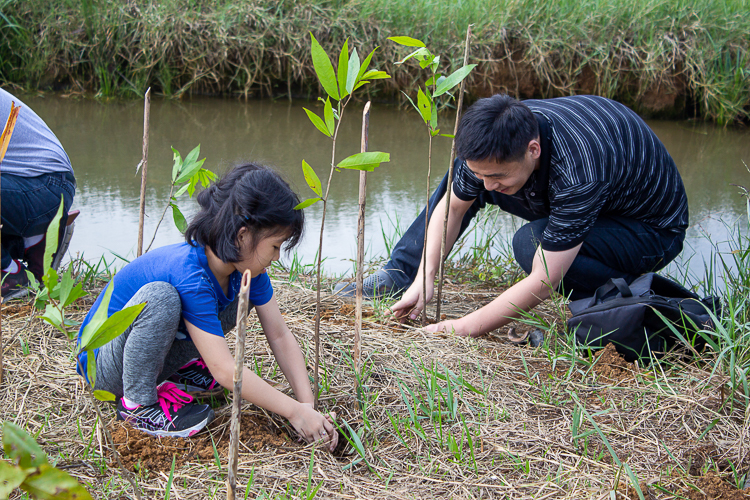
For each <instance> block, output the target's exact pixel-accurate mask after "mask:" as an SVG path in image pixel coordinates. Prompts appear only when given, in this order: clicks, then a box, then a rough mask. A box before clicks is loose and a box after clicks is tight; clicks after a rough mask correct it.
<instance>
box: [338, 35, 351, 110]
mask: <svg viewBox="0 0 750 500" xmlns="http://www.w3.org/2000/svg"><path fill="white" fill-rule="evenodd" d="M348 71H349V39H348V38H347V39H346V40H344V45H343V47H341V53H339V67H338V74H339V92H340V95H341V99H343V98H344V97H346V96H347V95H349V92H347V91H346V76H347V72H348Z"/></svg>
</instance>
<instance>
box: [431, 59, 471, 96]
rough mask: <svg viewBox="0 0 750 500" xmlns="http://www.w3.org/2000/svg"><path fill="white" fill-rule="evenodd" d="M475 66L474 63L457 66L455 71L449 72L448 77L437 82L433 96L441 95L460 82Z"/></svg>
mask: <svg viewBox="0 0 750 500" xmlns="http://www.w3.org/2000/svg"><path fill="white" fill-rule="evenodd" d="M475 67H476V64H467V65H466V66H463V67H461V68H458V69H457V70H456V71H454V72H453V73H451V75H450V76H449V77H447V78H446V79H445V80H443V81H442V82H440V83H438V86H437V89H435V95H433V97H437V96H441V95H443V94H445V93H446V92H448V91H449V90H450V89H452V88H453V87H455V86H456V85H458V84H459V83H461V81H462V80H463V79H464V78H466V77H467V76H468V75H469V73H471V70H472V69H474V68H475Z"/></svg>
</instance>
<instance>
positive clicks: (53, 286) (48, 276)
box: [42, 267, 60, 299]
mask: <svg viewBox="0 0 750 500" xmlns="http://www.w3.org/2000/svg"><path fill="white" fill-rule="evenodd" d="M45 269H46V272H45V273H44V276H42V283H44V286H45V288H46V289H47V290H52V293H50V296H51V297H52V298H53V299H57V298H58V297H59V294H58V293H56V292H57V291H58V290H59V286H58V285H59V281H60V277H59V276H58V274H57V271H55V270H54V269H52V268H51V267H45Z"/></svg>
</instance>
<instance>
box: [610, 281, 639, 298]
mask: <svg viewBox="0 0 750 500" xmlns="http://www.w3.org/2000/svg"><path fill="white" fill-rule="evenodd" d="M609 281H610V282H611V283H612V284H613V285H614V286H616V287H617V290H618V291H619V292H620V294H621V295H622V296H623V297H632V296H633V292H632V291H631V290H630V287H629V286H628V282H627V281H625V280H624V279H622V278H612V279H610V280H609Z"/></svg>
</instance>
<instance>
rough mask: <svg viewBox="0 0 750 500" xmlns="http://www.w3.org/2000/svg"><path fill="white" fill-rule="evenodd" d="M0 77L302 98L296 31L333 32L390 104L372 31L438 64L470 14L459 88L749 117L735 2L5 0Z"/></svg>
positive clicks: (451, 55) (455, 57)
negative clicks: (427, 53)
mask: <svg viewBox="0 0 750 500" xmlns="http://www.w3.org/2000/svg"><path fill="white" fill-rule="evenodd" d="M0 6H1V7H0V14H2V15H1V16H0V81H4V82H5V83H12V84H16V85H20V86H22V87H25V88H34V89H37V88H39V89H47V88H55V89H65V90H66V91H69V92H74V93H77V92H95V93H97V94H98V95H100V96H114V95H128V96H132V97H140V96H142V94H143V93H144V92H145V90H146V88H147V87H149V86H151V87H152V88H153V89H154V91H156V92H159V93H162V94H164V95H168V96H175V97H180V96H182V95H184V94H186V93H208V94H232V95H242V96H247V97H250V96H252V97H268V96H272V97H283V96H287V95H293V96H295V97H297V96H300V97H302V96H305V97H307V96H311V95H312V96H317V95H319V92H318V89H317V88H315V87H314V85H316V84H315V78H314V73H313V69H312V63H311V59H310V56H309V45H310V44H309V34H308V32H309V31H312V32H313V33H314V34H315V36H316V38H317V39H318V40H319V41H320V42H321V43H322V44H323V45H324V47H326V49H327V50H328V51H329V52H332V51H333V48H334V47H340V46H341V43H343V40H344V39H345V37H347V36H348V37H350V44H351V45H354V46H355V47H357V48H358V50H359V51H360V52H365V51H369V50H371V49H372V48H374V47H375V46H380V47H381V48H380V50H378V52H377V56H376V57H375V61H376V62H377V65H378V66H379V67H380V68H381V69H385V70H387V71H389V73H391V74H392V75H393V76H394V78H393V79H391V80H384V81H380V82H375V83H374V84H373V85H372V86H371V88H370V93H371V97H372V98H375V99H383V100H393V99H397V98H399V95H400V94H399V92H400V91H401V90H405V91H409V90H411V88H412V87H413V86H414V85H415V84H416V81H417V80H416V78H415V75H416V70H415V69H414V68H412V69H411V70H405V69H403V68H394V66H393V61H395V60H397V59H399V58H400V57H402V56H403V55H404V52H403V50H402V48H399V47H397V46H395V44H393V43H392V42H389V41H388V40H386V38H387V37H388V36H394V35H409V36H413V37H416V38H420V39H423V40H426V41H427V42H428V44H429V45H430V47H431V48H432V49H433V50H434V51H437V52H438V53H441V54H444V55H445V57H444V58H443V64H444V66H445V67H446V69H449V67H455V66H456V65H457V64H458V61H459V59H460V58H461V57H462V54H463V40H464V35H465V29H466V26H467V24H468V23H474V28H473V30H474V38H473V42H472V53H471V59H472V62H477V63H478V64H479V66H478V67H477V69H476V70H475V71H474V73H473V74H472V75H471V76H470V80H469V81H468V91H469V95H470V98H471V99H475V98H478V97H483V96H487V95H490V94H492V93H495V92H501V91H505V92H509V93H510V94H512V95H515V96H518V97H521V98H531V97H553V96H558V95H568V94H572V93H579V94H580V93H593V94H598V95H604V96H607V97H611V98H614V99H617V100H619V101H621V102H623V103H625V104H627V105H629V106H631V107H633V108H634V109H636V110H637V111H639V112H640V113H642V114H643V115H646V116H659V117H699V118H703V119H706V120H711V121H715V122H717V123H720V124H726V123H731V122H736V121H747V120H748V119H750V35H748V33H750V16H748V15H747V13H748V12H749V11H750V3H748V0H727V1H725V2H711V1H709V0H692V1H684V2H673V1H671V0H648V1H636V0H610V1H607V2H600V1H594V0H584V1H572V0H566V1H563V2H558V1H552V0H548V1H546V2H542V3H539V2H532V1H531V0H519V1H516V2H509V3H499V2H495V1H493V0H471V1H466V2H460V3H454V2H437V1H436V0H415V1H408V2H407V1H405V0H373V1H364V0H354V1H343V0H340V1H323V0H311V1H309V2H284V1H269V0H261V1H252V0H239V1H234V2H201V1H187V0H186V1H167V2H144V1H129V2H121V1H116V0H100V1H92V0H86V1H82V2H64V1H62V0H24V1H19V0H5V1H4V2H2V3H0Z"/></svg>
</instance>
